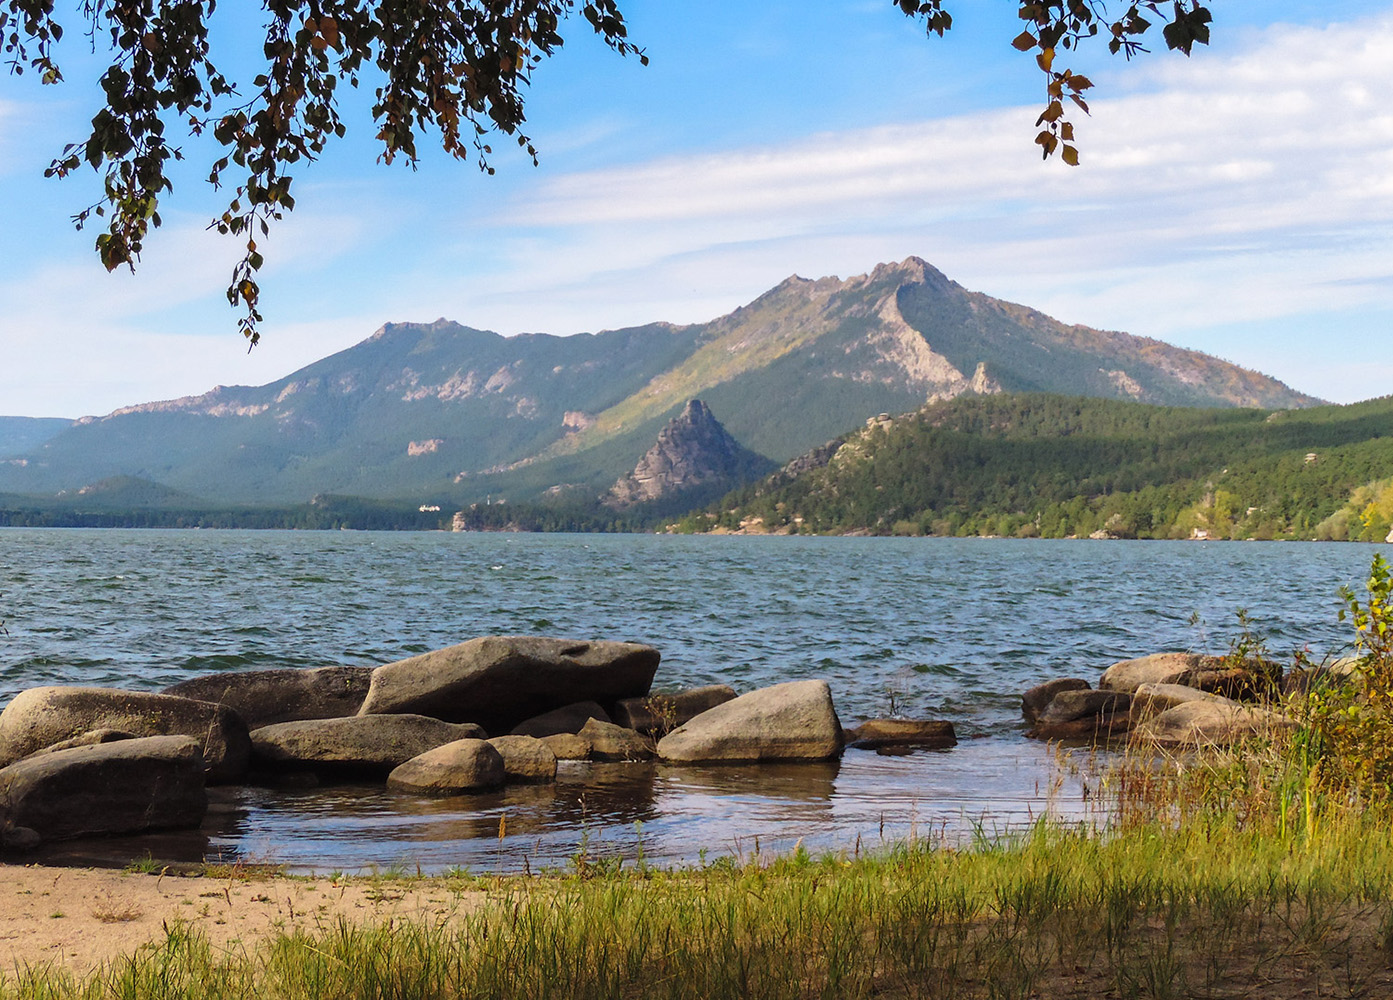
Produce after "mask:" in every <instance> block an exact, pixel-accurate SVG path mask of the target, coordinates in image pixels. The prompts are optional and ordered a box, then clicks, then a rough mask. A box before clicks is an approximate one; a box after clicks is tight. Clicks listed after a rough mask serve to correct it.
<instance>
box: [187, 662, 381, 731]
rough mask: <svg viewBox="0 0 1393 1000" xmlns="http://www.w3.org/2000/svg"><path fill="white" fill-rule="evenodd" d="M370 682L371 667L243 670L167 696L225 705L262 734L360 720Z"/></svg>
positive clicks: (205, 679) (191, 683)
mask: <svg viewBox="0 0 1393 1000" xmlns="http://www.w3.org/2000/svg"><path fill="white" fill-rule="evenodd" d="M371 680H372V667H319V668H316V669H313V670H244V671H239V672H229V673H222V674H209V675H207V676H205V677H195V678H193V679H192V680H187V681H182V682H180V683H178V684H175V685H173V686H172V687H167V688H165V689H164V693H165V694H172V695H177V696H179V697H181V698H196V699H198V700H199V701H213V702H217V703H218V704H220V705H226V706H227V707H228V708H231V709H232V710H233V711H234V712H236V713H237V714H238V715H240V716H241V717H242V719H243V721H245V722H246V724H247V726H248V727H249V728H251V729H259V728H260V727H262V726H269V725H271V724H272V723H275V722H295V721H297V720H299V719H334V718H338V717H340V716H344V715H356V714H357V712H358V709H359V707H361V706H362V704H363V698H365V697H366V696H367V693H368V684H369V683H370V682H371Z"/></svg>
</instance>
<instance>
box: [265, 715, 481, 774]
mask: <svg viewBox="0 0 1393 1000" xmlns="http://www.w3.org/2000/svg"><path fill="white" fill-rule="evenodd" d="M487 736H488V734H487V733H486V732H484V730H483V729H481V728H480V727H479V726H476V725H473V724H470V723H465V724H462V725H455V724H452V723H449V722H441V721H440V720H439V719H431V718H427V717H425V716H422V715H366V716H362V715H359V716H350V717H348V718H345V719H302V720H300V721H298V722H278V723H276V724H275V725H271V726H263V727H261V728H260V729H256V730H253V732H252V734H251V739H252V755H253V761H254V763H255V765H256V766H257V767H258V768H265V769H268V770H271V771H273V772H275V771H313V772H315V773H317V774H326V775H329V776H337V775H340V774H342V775H360V774H361V775H384V774H387V773H389V772H390V771H391V770H392V769H393V768H396V767H399V766H400V765H402V764H405V763H406V762H407V761H408V760H410V759H411V758H413V757H418V756H420V755H421V754H423V753H425V752H426V751H427V750H434V749H435V748H436V747H438V746H443V745H444V744H446V743H453V742H455V741H456V740H462V739H476V740H479V739H484V738H485V737H487Z"/></svg>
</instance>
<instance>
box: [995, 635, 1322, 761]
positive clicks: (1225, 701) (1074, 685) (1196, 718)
mask: <svg viewBox="0 0 1393 1000" xmlns="http://www.w3.org/2000/svg"><path fill="white" fill-rule="evenodd" d="M1298 680H1299V679H1298V678H1296V677H1284V676H1283V672H1282V668H1281V665H1280V664H1277V663H1274V662H1272V661H1270V660H1265V659H1260V658H1256V657H1248V658H1243V659H1237V660H1235V659H1234V658H1232V657H1220V656H1207V655H1203V654H1199V653H1153V654H1152V655H1150V656H1143V657H1139V658H1137V659H1134V660H1122V661H1121V662H1118V663H1114V664H1113V665H1112V666H1110V667H1108V668H1107V669H1106V670H1105V671H1104V672H1103V676H1102V677H1101V678H1100V679H1099V681H1098V686H1097V687H1096V688H1094V687H1093V685H1092V684H1090V683H1089V682H1088V681H1086V680H1082V679H1079V678H1060V679H1058V680H1052V681H1047V682H1046V683H1044V684H1041V685H1039V686H1037V687H1033V688H1031V689H1030V690H1029V691H1027V692H1026V693H1025V694H1024V695H1023V696H1022V697H1021V713H1022V714H1023V715H1024V716H1025V719H1026V721H1027V722H1029V723H1031V729H1030V730H1029V732H1028V734H1027V735H1029V736H1033V737H1036V738H1039V739H1050V740H1083V741H1098V740H1106V739H1112V738H1117V737H1123V736H1125V737H1127V738H1128V739H1130V740H1134V741H1139V742H1144V743H1150V744H1156V745H1163V746H1176V747H1201V746H1229V745H1232V744H1234V743H1237V742H1239V741H1241V740H1244V739H1247V738H1249V737H1252V736H1255V735H1260V734H1268V733H1272V732H1274V731H1277V730H1281V729H1285V728H1290V727H1291V726H1293V725H1294V723H1293V722H1292V720H1291V719H1289V718H1288V717H1286V716H1285V715H1283V714H1282V713H1281V712H1280V711H1279V710H1278V709H1277V708H1276V707H1275V706H1276V705H1277V704H1278V703H1279V702H1280V699H1281V695H1282V694H1283V693H1284V691H1285V690H1286V689H1287V688H1289V687H1290V686H1291V685H1292V684H1293V683H1294V682H1297V681H1298Z"/></svg>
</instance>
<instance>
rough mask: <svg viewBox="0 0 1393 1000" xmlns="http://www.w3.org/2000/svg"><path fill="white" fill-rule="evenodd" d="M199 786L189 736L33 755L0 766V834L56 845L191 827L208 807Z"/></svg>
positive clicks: (198, 760) (200, 765)
mask: <svg viewBox="0 0 1393 1000" xmlns="http://www.w3.org/2000/svg"><path fill="white" fill-rule="evenodd" d="M204 781H205V765H204V760H203V753H202V750H201V749H200V748H199V743H198V740H196V739H194V738H193V737H190V736H151V737H145V738H141V739H130V740H119V741H117V742H114V743H100V744H92V745H90V746H81V747H72V748H70V749H67V750H58V751H55V752H53V753H46V754H38V755H35V756H32V757H27V758H25V759H24V760H21V761H18V762H17V763H14V764H11V765H10V766H8V767H6V768H3V769H0V789H3V792H4V795H3V800H0V830H7V829H21V830H32V831H34V833H35V834H37V836H38V838H39V839H40V840H64V839H68V838H71V837H81V836H88V835H93V834H116V833H138V832H141V831H144V830H163V829H175V828H180V827H196V826H198V825H199V823H201V822H202V821H203V815H204V813H205V812H206V811H207V808H208V796H207V793H206V791H205V790H204ZM23 839H30V838H23Z"/></svg>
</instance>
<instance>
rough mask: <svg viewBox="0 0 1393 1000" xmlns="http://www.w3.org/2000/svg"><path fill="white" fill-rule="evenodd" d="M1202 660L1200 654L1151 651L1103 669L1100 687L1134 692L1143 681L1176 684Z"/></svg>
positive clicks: (1144, 682) (1108, 689) (1145, 682)
mask: <svg viewBox="0 0 1393 1000" xmlns="http://www.w3.org/2000/svg"><path fill="white" fill-rule="evenodd" d="M1201 659H1202V657H1201V656H1199V654H1197V653H1152V654H1151V655H1150V656H1139V657H1137V658H1136V659H1135V660H1122V661H1120V662H1118V663H1114V664H1113V665H1112V666H1110V667H1108V669H1107V670H1105V671H1103V679H1102V680H1100V681H1099V682H1098V686H1099V687H1100V688H1103V689H1105V690H1107V691H1123V692H1126V693H1127V694H1131V693H1132V692H1133V691H1135V690H1136V689H1137V688H1139V687H1141V686H1142V685H1143V684H1175V683H1177V682H1178V681H1179V680H1180V679H1181V678H1182V677H1184V676H1185V674H1186V673H1188V672H1189V671H1191V670H1194V669H1195V668H1196V667H1197V666H1199V665H1200V661H1201Z"/></svg>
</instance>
